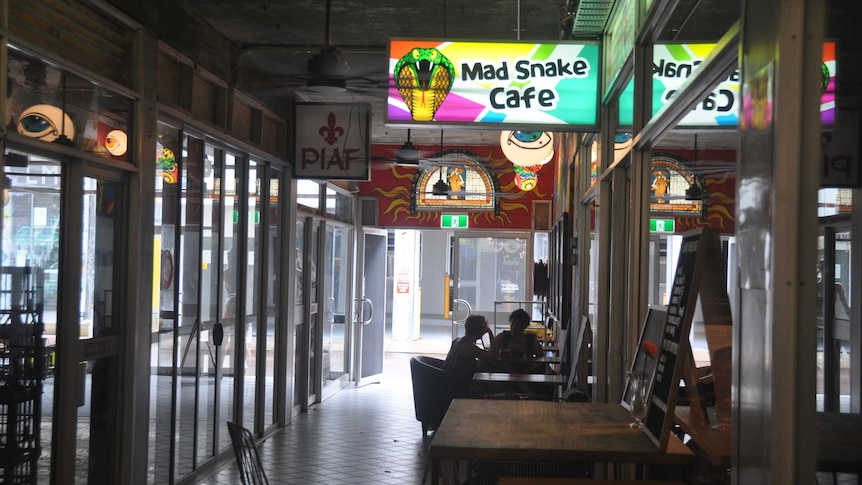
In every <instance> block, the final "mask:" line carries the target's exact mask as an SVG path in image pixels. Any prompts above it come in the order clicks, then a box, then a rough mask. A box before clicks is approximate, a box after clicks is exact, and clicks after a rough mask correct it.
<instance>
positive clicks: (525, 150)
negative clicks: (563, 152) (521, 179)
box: [500, 131, 554, 167]
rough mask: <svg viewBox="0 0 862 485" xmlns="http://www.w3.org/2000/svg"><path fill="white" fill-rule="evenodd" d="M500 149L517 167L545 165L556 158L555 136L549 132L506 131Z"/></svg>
mask: <svg viewBox="0 0 862 485" xmlns="http://www.w3.org/2000/svg"><path fill="white" fill-rule="evenodd" d="M500 147H501V148H502V149H503V155H506V158H508V159H509V161H510V162H512V163H513V164H515V165H520V166H522V167H532V166H538V165H544V164H546V163H548V162H550V161H551V158H553V157H554V135H553V133H550V132H547V131H504V132H502V133H500Z"/></svg>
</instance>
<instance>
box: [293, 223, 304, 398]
mask: <svg viewBox="0 0 862 485" xmlns="http://www.w3.org/2000/svg"><path fill="white" fill-rule="evenodd" d="M294 244H295V245H296V255H295V258H294V264H295V265H296V282H295V284H294V290H293V291H294V293H293V294H294V301H295V302H296V303H295V308H294V310H293V329H294V330H293V331H294V335H293V382H292V383H291V388H293V400H292V404H291V406H293V407H295V406H299V405H300V404H302V389H301V384H302V375H303V366H302V358H303V356H304V355H305V342H304V339H303V338H302V335H303V331H302V330H303V329H304V328H306V326H305V321H304V318H303V312H304V308H305V304H304V303H305V302H304V300H303V298H304V294H303V286H304V285H305V283H304V280H303V277H304V272H303V261H304V255H305V222H304V221H302V220H299V221H296V240H295V241H294Z"/></svg>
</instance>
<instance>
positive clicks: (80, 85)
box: [6, 47, 132, 160]
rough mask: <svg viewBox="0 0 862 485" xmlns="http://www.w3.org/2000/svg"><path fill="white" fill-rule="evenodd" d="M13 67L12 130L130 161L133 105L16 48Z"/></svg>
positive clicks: (11, 56)
mask: <svg viewBox="0 0 862 485" xmlns="http://www.w3.org/2000/svg"><path fill="white" fill-rule="evenodd" d="M7 62H8V68H9V71H8V78H7V79H8V86H7V93H6V99H7V101H6V105H7V115H8V117H9V118H10V120H9V121H10V122H11V124H12V126H13V128H12V129H14V130H15V131H17V132H18V133H20V134H22V135H24V136H27V137H30V138H34V139H37V140H41V141H45V142H49V143H59V144H64V145H69V146H74V147H75V148H78V149H80V150H84V151H87V152H90V153H95V154H97V155H102V156H105V157H107V158H112V159H118V160H125V159H126V143H127V142H126V135H127V133H128V129H129V128H128V120H127V118H128V116H129V114H130V113H131V111H132V109H131V108H132V101H131V99H129V98H127V97H124V96H122V95H120V94H119V93H117V92H113V91H111V90H108V89H105V88H104V87H102V86H100V85H98V84H94V83H92V82H90V81H88V80H86V79H83V78H81V77H80V76H77V75H75V74H72V73H70V72H66V71H63V70H62V69H59V68H57V67H56V66H53V65H50V64H47V63H45V62H43V61H41V60H39V59H37V58H35V57H32V56H30V55H28V54H26V53H24V52H23V51H20V50H17V49H15V48H14V47H13V48H10V49H9V52H8V60H7ZM76 127H77V129H76Z"/></svg>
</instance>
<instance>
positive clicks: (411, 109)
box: [386, 39, 601, 131]
mask: <svg viewBox="0 0 862 485" xmlns="http://www.w3.org/2000/svg"><path fill="white" fill-rule="evenodd" d="M600 74H601V68H600V67H599V46H598V44H597V43H593V44H579V43H578V44H576V43H553V44H550V43H542V44H538V43H530V42H450V41H433V40H405V39H399V40H392V41H390V44H389V77H390V81H391V86H392V88H390V90H389V98H388V108H387V113H386V121H387V123H390V124H407V125H410V124H413V125H415V124H441V125H450V124H455V125H459V124H471V125H475V124H480V125H485V126H486V127H488V126H491V125H493V126H494V127H496V128H497V129H504V128H503V127H501V126H500V125H517V126H518V127H519V129H523V128H524V127H548V128H553V129H555V130H557V131H570V130H592V129H594V128H595V126H596V124H597V119H598V116H597V112H598V82H599V77H600Z"/></svg>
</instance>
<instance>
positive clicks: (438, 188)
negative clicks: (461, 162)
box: [431, 130, 452, 196]
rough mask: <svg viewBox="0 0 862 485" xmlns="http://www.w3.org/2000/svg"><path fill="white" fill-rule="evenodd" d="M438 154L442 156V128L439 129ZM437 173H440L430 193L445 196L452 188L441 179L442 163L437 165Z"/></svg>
mask: <svg viewBox="0 0 862 485" xmlns="http://www.w3.org/2000/svg"><path fill="white" fill-rule="evenodd" d="M440 156H441V157H442V156H443V130H440ZM437 173H438V174H439V175H440V179H439V180H437V182H435V183H434V187H432V189H431V193H432V194H434V195H438V196H447V195H449V192H450V191H451V190H452V187H450V186H449V183H447V182H446V181H445V180H443V166H442V165H440V166H439V167H437Z"/></svg>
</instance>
